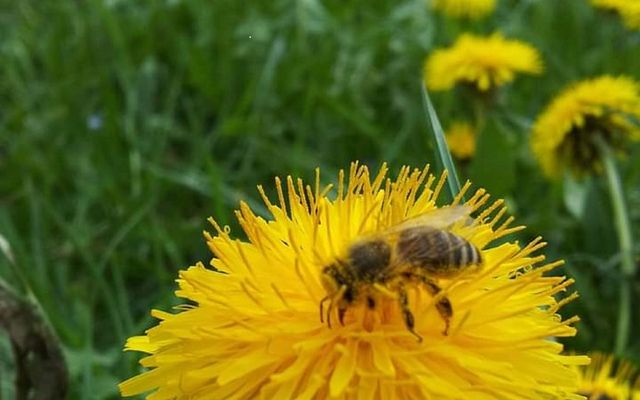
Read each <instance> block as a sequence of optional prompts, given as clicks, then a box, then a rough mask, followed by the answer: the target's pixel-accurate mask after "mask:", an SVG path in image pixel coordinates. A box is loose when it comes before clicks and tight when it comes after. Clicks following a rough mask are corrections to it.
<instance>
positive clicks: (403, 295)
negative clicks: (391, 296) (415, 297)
mask: <svg viewBox="0 0 640 400" xmlns="http://www.w3.org/2000/svg"><path fill="white" fill-rule="evenodd" d="M398 302H399V303H400V309H401V310H402V318H403V319H404V324H405V325H406V327H407V330H408V331H409V332H411V333H412V334H413V336H415V337H416V338H417V339H418V342H422V336H420V335H418V333H417V332H416V331H415V330H414V329H413V328H414V326H415V320H414V318H413V313H412V312H411V309H410V308H409V296H408V295H407V290H406V289H405V287H404V286H403V285H400V286H398Z"/></svg>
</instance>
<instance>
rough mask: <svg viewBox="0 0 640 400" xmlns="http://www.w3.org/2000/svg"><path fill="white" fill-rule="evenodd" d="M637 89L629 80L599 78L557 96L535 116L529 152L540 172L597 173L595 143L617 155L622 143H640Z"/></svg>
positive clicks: (554, 174)
mask: <svg viewBox="0 0 640 400" xmlns="http://www.w3.org/2000/svg"><path fill="white" fill-rule="evenodd" d="M639 118H640V84H639V83H638V82H636V81H634V80H633V79H631V78H627V77H612V76H603V77H599V78H595V79H590V80H586V81H582V82H579V83H577V84H574V85H572V86H570V87H569V88H567V89H565V90H564V91H563V92H562V93H560V94H559V95H558V96H557V97H556V98H555V99H554V100H553V101H552V102H551V104H550V105H549V106H548V107H547V108H546V110H545V111H544V112H543V113H542V114H541V115H540V116H539V117H538V119H537V120H536V122H535V124H534V126H533V132H532V135H531V141H530V142H531V148H532V150H533V153H534V155H535V156H536V158H537V159H538V161H539V162H540V164H541V166H542V169H543V170H544V172H545V173H546V174H547V175H548V176H550V177H557V176H559V175H561V172H562V170H563V169H564V167H570V168H571V169H572V170H573V171H574V173H576V174H578V175H580V174H582V173H585V172H593V171H599V170H600V168H601V163H600V160H599V156H598V154H599V153H598V148H597V147H596V143H595V140H594V139H595V138H596V137H601V138H602V139H604V140H605V141H606V142H607V143H608V144H609V145H610V146H612V147H613V148H615V149H617V150H622V149H624V142H625V139H626V138H630V139H632V140H637V139H640V125H639V124H638V119H639Z"/></svg>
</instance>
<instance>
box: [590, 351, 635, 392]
mask: <svg viewBox="0 0 640 400" xmlns="http://www.w3.org/2000/svg"><path fill="white" fill-rule="evenodd" d="M590 357H591V364H590V365H588V366H582V367H578V371H579V373H580V378H579V391H578V392H579V393H580V394H581V395H583V396H585V397H586V398H587V399H588V400H604V399H611V400H632V399H633V400H635V398H636V397H635V396H637V395H638V394H640V392H639V391H637V390H636V391H634V387H633V386H634V385H633V383H632V379H634V376H635V375H636V370H635V368H634V367H633V366H632V365H631V364H630V363H628V362H625V361H618V362H616V360H615V358H614V356H613V355H608V354H602V353H593V354H591V355H590Z"/></svg>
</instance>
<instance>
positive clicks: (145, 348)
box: [120, 163, 588, 400]
mask: <svg viewBox="0 0 640 400" xmlns="http://www.w3.org/2000/svg"><path fill="white" fill-rule="evenodd" d="M445 178H446V176H445V175H443V176H442V177H441V178H440V179H439V180H436V179H435V177H434V176H433V175H431V174H428V168H425V169H424V170H420V169H416V170H411V169H410V168H408V167H405V168H402V169H401V171H400V173H399V175H398V176H397V178H396V179H395V180H392V179H390V178H387V167H386V166H385V165H383V167H382V168H381V170H380V172H379V173H378V174H377V175H376V176H374V177H373V179H370V175H369V171H368V169H367V168H366V167H364V166H358V165H357V164H355V163H354V164H353V165H352V167H351V169H350V171H349V177H348V179H347V180H346V182H345V179H344V174H343V173H342V172H341V173H340V177H339V179H338V187H337V193H334V194H331V193H330V189H329V188H328V187H327V188H325V189H324V190H321V187H320V176H319V171H318V170H317V171H316V181H315V185H313V186H305V185H304V184H303V182H302V181H301V180H300V179H298V180H294V179H292V178H291V177H288V178H287V180H286V184H285V186H286V190H285V189H283V185H282V184H281V181H280V180H279V179H276V193H277V202H276V204H274V203H272V202H271V200H269V199H268V198H267V196H266V194H265V191H264V190H263V189H262V188H261V187H259V192H260V194H261V195H262V197H263V199H264V202H265V204H266V206H267V209H268V210H269V212H270V213H271V216H270V217H269V218H268V219H265V218H263V217H260V216H257V215H256V214H255V213H254V212H253V211H252V210H251V209H250V208H249V206H248V205H247V204H245V203H241V205H240V209H239V210H238V211H237V217H238V221H239V222H240V224H241V226H242V228H243V230H244V233H245V234H246V236H247V238H248V240H247V241H242V240H239V239H234V238H232V236H231V234H230V232H229V229H228V228H221V227H219V226H218V225H217V224H216V223H215V221H213V220H210V221H211V223H212V224H213V226H214V228H215V230H216V233H215V234H214V235H212V234H209V233H205V238H206V241H207V244H208V245H209V247H210V249H211V251H212V252H213V254H214V255H215V256H214V258H213V259H212V261H211V265H212V266H213V268H207V267H205V266H204V265H203V264H202V263H198V264H197V265H196V266H193V267H191V268H189V269H187V270H186V271H182V272H180V279H179V280H178V283H179V287H180V288H179V289H178V291H177V292H176V294H177V295H178V296H179V297H182V298H185V299H187V300H188V301H189V304H188V305H184V306H182V307H180V308H179V310H178V312H176V313H167V312H162V311H157V310H156V311H153V313H152V314H153V315H154V316H155V317H156V318H158V319H159V320H160V322H159V323H158V325H157V326H155V327H153V328H151V329H149V330H148V331H147V332H146V335H144V336H137V337H132V338H130V339H129V340H128V341H127V344H126V349H127V350H135V351H141V352H144V353H148V356H146V357H145V358H143V359H142V360H141V364H142V365H143V366H144V367H146V368H149V370H148V371H146V372H143V373H142V374H141V375H138V376H135V377H133V378H131V379H129V380H127V381H125V382H123V383H121V384H120V390H121V392H122V394H123V395H124V396H131V395H135V394H138V393H143V392H146V391H149V390H155V391H154V392H153V393H152V394H150V395H149V396H148V398H149V399H153V400H159V399H187V398H188V399H256V398H263V399H294V398H295V399H328V398H332V399H418V398H420V399H478V400H483V399H486V400H488V399H497V398H504V399H507V398H510V399H515V398H518V399H536V400H538V399H545V398H546V399H551V398H563V399H576V400H577V399H579V398H580V397H579V396H578V395H575V394H573V393H575V391H576V390H577V378H578V377H577V372H576V370H575V365H579V364H584V363H586V362H588V358H587V357H586V356H575V355H563V354H561V352H562V350H563V347H562V345H561V344H559V343H557V342H556V341H555V340H553V337H566V336H573V335H575V333H576V330H575V328H573V327H572V326H571V324H572V323H573V322H575V321H576V320H577V318H576V317H574V318H569V319H566V320H563V319H562V318H561V317H560V315H559V314H558V310H559V308H561V307H562V306H563V305H564V304H566V303H567V302H569V301H570V300H572V299H574V298H575V297H576V294H572V295H570V296H567V297H564V298H563V299H562V300H559V299H558V298H557V295H558V294H560V293H561V292H564V291H565V290H566V289H567V287H569V286H570V285H571V284H572V283H573V281H572V280H571V279H566V278H565V277H562V276H547V275H546V274H547V272H549V271H551V270H552V269H554V268H556V267H557V266H559V265H560V264H562V263H561V262H552V263H550V264H544V265H541V263H542V262H543V260H544V256H542V255H537V254H535V253H536V252H537V251H538V250H539V249H540V248H542V247H544V243H543V242H542V239H541V238H537V239H535V240H533V241H532V242H531V243H529V244H527V245H524V246H521V245H520V244H518V242H514V241H511V242H505V241H504V238H505V237H507V236H508V235H510V234H511V233H513V232H516V231H520V230H521V229H522V227H511V224H512V222H513V218H512V217H508V218H506V219H504V215H505V212H506V209H505V207H504V204H503V202H502V201H501V200H498V201H496V202H494V203H493V204H491V205H488V206H487V205H486V204H487V202H488V200H489V195H488V194H487V193H486V192H485V191H484V190H482V189H480V190H477V191H476V192H475V194H473V195H471V196H469V197H470V198H469V200H467V201H466V203H465V206H459V205H458V204H459V203H460V202H461V196H462V194H461V195H459V196H457V197H456V199H455V200H454V201H453V202H452V204H451V206H452V207H449V208H448V210H456V209H467V210H468V211H469V212H473V214H474V215H475V218H473V219H471V218H468V219H465V218H463V219H460V220H457V221H456V222H455V223H454V224H453V225H451V226H449V227H447V228H446V229H448V230H449V231H448V232H451V235H456V237H457V238H458V239H459V240H461V241H463V242H464V243H468V244H469V246H474V248H476V251H478V252H479V254H478V257H480V256H481V257H482V263H481V268H480V269H479V270H474V269H471V268H470V269H469V270H467V269H465V272H466V273H461V274H460V275H458V276H456V277H455V278H450V279H445V278H438V279H436V278H435V277H433V281H432V282H431V283H433V284H436V282H437V285H438V287H440V288H441V291H440V292H439V293H438V294H434V291H433V290H427V289H429V288H430V289H433V286H428V285H426V284H425V285H421V284H411V285H409V283H410V282H409V281H408V279H409V278H408V277H407V278H406V279H407V281H406V282H405V283H407V288H406V289H407V290H406V292H405V293H404V294H405V295H407V296H408V297H407V298H405V300H408V301H406V302H405V303H404V304H405V305H406V306H408V307H407V308H403V307H401V306H400V304H399V302H400V301H401V297H402V296H399V295H398V294H397V293H391V290H392V289H391V288H388V287H385V284H384V282H383V283H380V284H378V285H377V286H375V287H374V286H373V285H370V286H362V287H361V288H365V289H368V290H370V291H369V292H367V293H368V294H367V296H370V297H367V299H366V301H365V299H364V298H358V297H354V298H352V299H351V300H353V302H352V303H350V306H349V308H347V309H346V315H343V317H344V320H343V323H344V325H341V324H340V323H338V322H337V320H336V319H334V324H333V325H332V327H329V326H328V323H327V320H326V319H324V322H321V321H320V311H319V307H320V304H321V302H322V301H323V298H325V297H326V296H327V291H326V290H325V286H323V284H322V282H323V279H322V277H323V276H324V277H325V278H326V276H325V275H323V273H324V272H326V271H327V269H328V268H329V266H331V267H334V266H335V265H336V264H337V263H341V262H342V263H344V262H345V261H344V260H345V259H346V258H345V252H348V251H353V250H352V249H353V245H354V243H355V241H357V240H358V239H359V238H363V237H370V236H367V235H370V234H375V233H377V232H381V231H382V230H384V229H386V228H388V227H392V226H397V224H399V223H401V222H403V221H407V220H409V221H416V219H413V218H417V217H424V216H426V217H428V216H430V215H433V214H434V213H438V210H440V212H442V208H438V207H437V206H436V200H437V198H438V196H439V193H440V191H441V189H442V188H443V185H444V184H445V180H446V179H445ZM469 186H470V184H469V183H468V182H467V184H466V185H465V186H464V188H463V190H462V193H465V192H466V191H468V189H469ZM414 227H415V226H414ZM407 229H409V228H407ZM438 232H442V231H438ZM497 239H502V240H501V241H500V243H499V244H498V243H496V242H495V241H496V240H497ZM478 249H479V250H478ZM341 260H342V261H341ZM350 262H355V261H350ZM341 265H343V264H341ZM389 268H391V267H390V266H389ZM323 271H324V272H323ZM385 271H388V270H386V269H385ZM379 282H382V280H379ZM400 283H402V282H401V281H400ZM346 287H347V284H346V283H345V284H344V285H343V286H342V287H341V289H340V296H343V297H341V298H340V299H346V296H347V295H346V294H345V292H344V290H343V289H345V288H346ZM374 292H375V293H374ZM432 295H433V296H432ZM445 298H447V299H448V302H449V306H450V307H449V309H450V311H452V315H450V316H449V319H450V329H449V330H448V332H447V334H446V335H445V334H444V332H443V331H444V329H445V322H444V319H443V318H442V317H441V315H439V311H438V310H440V311H441V309H438V307H439V305H442V304H444V303H443V302H444V299H445ZM358 299H359V300H361V301H356V300H358ZM370 300H371V303H373V302H375V303H374V304H370ZM406 310H411V312H412V313H413V315H414V317H415V319H414V323H415V325H414V327H413V329H414V333H415V335H414V334H412V333H411V332H410V331H409V330H408V328H407V326H408V325H407V324H406V323H407V319H406V318H405V317H406V315H405V314H403V311H406ZM324 315H327V314H324ZM329 315H330V314H329ZM335 316H336V315H335V314H334V318H335ZM417 336H420V337H422V339H423V340H422V341H419V340H417V339H416V337H417Z"/></svg>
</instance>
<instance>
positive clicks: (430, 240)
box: [398, 227, 482, 276]
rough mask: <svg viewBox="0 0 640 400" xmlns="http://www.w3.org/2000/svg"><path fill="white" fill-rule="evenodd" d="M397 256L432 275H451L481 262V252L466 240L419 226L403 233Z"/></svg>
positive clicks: (449, 233) (452, 234)
mask: <svg viewBox="0 0 640 400" xmlns="http://www.w3.org/2000/svg"><path fill="white" fill-rule="evenodd" d="M398 255H399V257H400V258H401V259H402V260H403V261H406V262H407V263H409V264H410V265H412V266H414V267H419V268H421V269H424V270H426V271H427V272H429V273H430V274H433V275H436V276H437V275H440V276H449V275H453V274H455V273H457V272H459V271H460V270H462V269H464V268H465V267H467V266H470V265H477V264H480V263H481V262H482V257H481V255H480V251H479V250H478V248H477V247H475V246H474V245H473V244H471V243H470V242H469V241H467V240H466V239H464V238H462V237H460V236H458V235H456V234H454V233H451V232H448V231H443V230H439V229H434V228H430V227H416V228H411V229H407V230H405V231H403V232H402V233H401V234H400V238H399V240H398Z"/></svg>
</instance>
